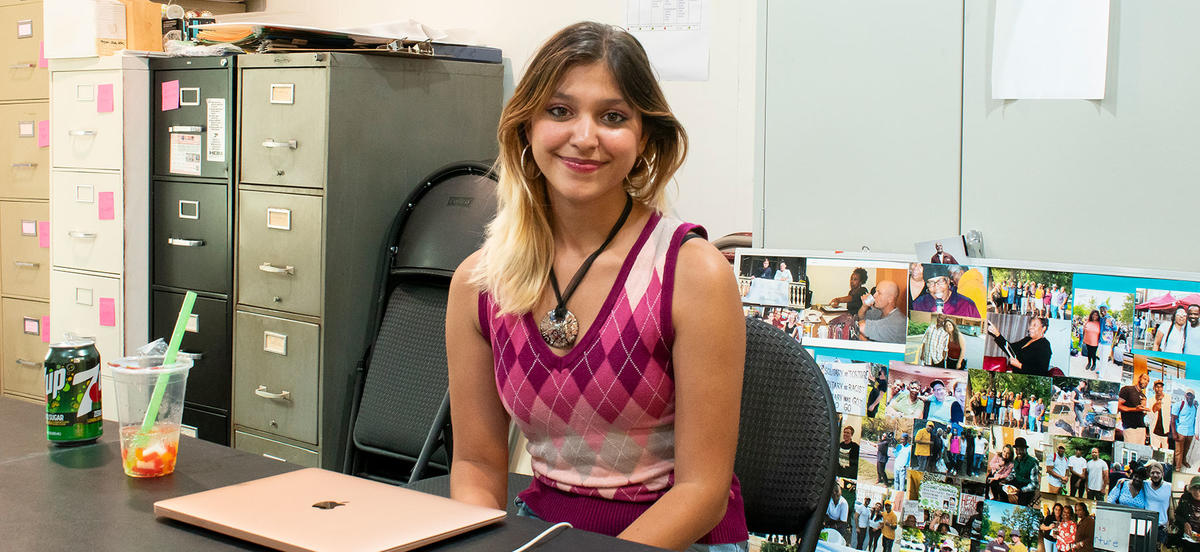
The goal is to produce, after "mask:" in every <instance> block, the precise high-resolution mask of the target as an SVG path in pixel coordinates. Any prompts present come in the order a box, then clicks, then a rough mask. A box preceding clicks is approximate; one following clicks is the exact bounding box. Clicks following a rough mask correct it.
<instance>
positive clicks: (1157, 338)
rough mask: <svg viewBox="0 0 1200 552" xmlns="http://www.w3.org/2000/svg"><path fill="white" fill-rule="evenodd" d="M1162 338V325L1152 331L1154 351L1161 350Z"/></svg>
mask: <svg viewBox="0 0 1200 552" xmlns="http://www.w3.org/2000/svg"><path fill="white" fill-rule="evenodd" d="M1162 338H1163V332H1162V326H1159V327H1158V331H1156V332H1154V350H1155V351H1161V350H1162Z"/></svg>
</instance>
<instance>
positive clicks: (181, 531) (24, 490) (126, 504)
mask: <svg viewBox="0 0 1200 552" xmlns="http://www.w3.org/2000/svg"><path fill="white" fill-rule="evenodd" d="M295 469H299V468H298V467H297V466H294V465H291V464H285V463H283V462H278V461H275V460H270V459H267V458H264V457H261V456H256V455H253V454H249V453H246V452H242V451H238V450H234V449H231V448H227V447H222V446H220V445H215V444H212V443H209V442H207V441H200V440H197V439H191V438H186V437H185V438H184V440H183V442H182V443H180V447H179V465H178V467H177V468H176V470H175V473H174V474H172V475H169V476H166V477H160V478H154V479H134V478H131V477H126V476H125V475H124V474H123V473H122V472H121V452H120V448H119V444H118V440H117V428H116V425H115V424H111V423H109V424H106V425H105V428H104V436H103V437H101V438H100V441H99V442H97V443H95V444H92V445H87V446H82V447H70V448H59V447H54V446H52V445H50V444H49V442H47V441H46V438H45V410H43V409H42V408H41V407H39V406H38V405H35V404H32V403H26V402H22V401H18V400H15V399H10V398H5V397H0V512H3V515H0V549H3V550H67V549H70V550H95V551H106V550H113V551H122V552H127V551H130V550H133V551H138V552H192V551H201V552H204V551H211V550H266V549H264V548H261V547H259V546H256V545H252V544H249V543H245V542H242V541H239V540H236V539H232V538H229V537H225V536H223V535H220V534H217V533H213V532H211V531H206V530H204V529H200V528H197V527H192V526H190V525H186V524H183V523H178V522H174V521H170V520H160V519H156V518H155V517H154V513H153V511H154V508H153V504H154V502H155V501H158V500H162V499H164V498H171V497H175V496H179V495H184V494H189V493H194V492H199V491H203V490H206V489H212V488H215V487H221V486H224V485H231V484H234V483H241V482H243V481H249V480H251V479H257V478H260V477H266V476H269V475H275V474H279V473H284V472H288V471H291V470H295ZM418 488H422V489H423V490H427V491H430V492H434V493H437V494H443V493H444V492H448V488H449V486H448V484H447V483H446V482H445V480H438V481H430V482H428V483H426V484H425V485H424V486H423V487H418ZM439 491H441V492H439ZM546 527H549V524H548V523H545V522H541V521H538V520H535V519H529V518H520V517H515V516H509V518H508V519H507V520H505V521H504V522H503V523H500V524H498V525H495V526H492V527H488V528H484V529H480V530H478V531H475V532H472V533H470V534H467V535H462V536H459V537H456V538H453V539H450V540H448V541H444V542H442V543H439V544H436V545H432V546H429V547H426V548H423V549H422V550H423V551H434V550H455V551H460V550H461V551H466V552H474V551H480V552H483V551H487V552H496V551H506V550H514V549H516V548H517V547H519V546H521V545H522V544H524V543H525V542H526V541H528V540H529V539H531V538H533V537H534V536H536V535H537V534H538V533H540V532H542V531H543V530H544V529H545V528H546ZM535 550H537V551H539V552H540V551H553V550H560V551H568V550H569V551H571V552H589V551H597V552H599V551H606V552H607V551H612V552H626V551H628V552H638V551H649V550H658V549H656V548H650V547H646V546H641V545H637V544H633V543H630V542H626V541H622V540H619V539H614V538H611V537H606V536H603V535H597V534H593V533H588V532H585V531H579V530H575V529H568V530H566V531H563V532H562V533H560V534H557V535H555V536H553V537H551V538H550V539H549V540H548V541H545V542H544V543H543V544H542V545H540V546H537V547H536V548H535Z"/></svg>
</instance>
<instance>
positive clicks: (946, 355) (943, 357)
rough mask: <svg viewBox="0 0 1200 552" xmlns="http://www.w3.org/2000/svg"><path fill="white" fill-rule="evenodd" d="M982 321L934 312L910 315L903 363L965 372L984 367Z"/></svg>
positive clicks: (912, 313) (916, 312) (915, 312)
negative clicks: (969, 369) (982, 362)
mask: <svg viewBox="0 0 1200 552" xmlns="http://www.w3.org/2000/svg"><path fill="white" fill-rule="evenodd" d="M983 350H984V336H983V321H982V320H981V319H978V318H966V317H962V316H951V315H948V314H936V313H931V312H920V311H913V312H911V313H909V322H908V338H907V340H906V342H905V348H904V359H905V361H906V362H908V363H910V364H919V365H921V366H934V367H938V368H951V369H955V370H965V369H967V368H978V367H979V366H980V365H981V359H982V358H983Z"/></svg>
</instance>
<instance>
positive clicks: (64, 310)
mask: <svg viewBox="0 0 1200 552" xmlns="http://www.w3.org/2000/svg"><path fill="white" fill-rule="evenodd" d="M50 295H51V296H52V297H54V301H52V302H51V303H50V320H51V326H50V341H51V342H55V341H61V340H62V338H63V335H65V334H66V333H67V332H71V333H74V334H75V335H79V336H84V337H90V338H92V339H95V340H96V349H97V350H99V351H100V359H101V361H102V362H104V361H108V360H116V359H118V358H120V357H121V354H122V350H123V344H124V341H123V340H122V335H123V334H122V326H123V322H124V320H123V319H124V309H125V305H124V298H123V296H122V295H121V280H120V279H118V278H108V277H105V276H93V275H91V274H77V273H74V272H66V271H62V270H51V271H50Z"/></svg>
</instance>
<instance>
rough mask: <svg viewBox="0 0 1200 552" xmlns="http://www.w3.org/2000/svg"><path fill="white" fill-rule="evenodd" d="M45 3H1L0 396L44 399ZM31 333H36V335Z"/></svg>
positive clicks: (2, 0) (46, 246) (47, 111)
mask: <svg viewBox="0 0 1200 552" xmlns="http://www.w3.org/2000/svg"><path fill="white" fill-rule="evenodd" d="M42 36H43V33H42V3H41V2H40V1H31V0H0V74H2V75H3V76H2V77H0V320H3V324H2V325H0V351H2V352H0V392H3V393H4V394H5V395H9V396H13V397H18V398H23V399H29V400H33V401H38V402H41V401H44V400H45V395H44V394H43V391H42V367H41V361H42V359H43V358H44V357H45V355H46V344H45V343H44V342H43V341H42V338H43V337H47V338H48V337H49V335H50V334H48V333H45V332H46V331H47V328H46V326H48V324H46V323H45V322H44V319H45V317H47V316H48V315H49V305H48V304H47V302H46V301H47V300H48V299H49V297H50V294H49V289H50V277H49V274H50V245H49V235H48V234H46V232H47V225H48V223H49V206H48V204H47V199H48V197H49V185H48V182H49V174H50V147H49V138H50V136H49V125H50V105H49V103H48V102H47V98H49V95H50V72H49V70H48V69H47V68H46V62H45V60H44V59H43V58H42ZM30 332H33V333H30Z"/></svg>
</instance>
